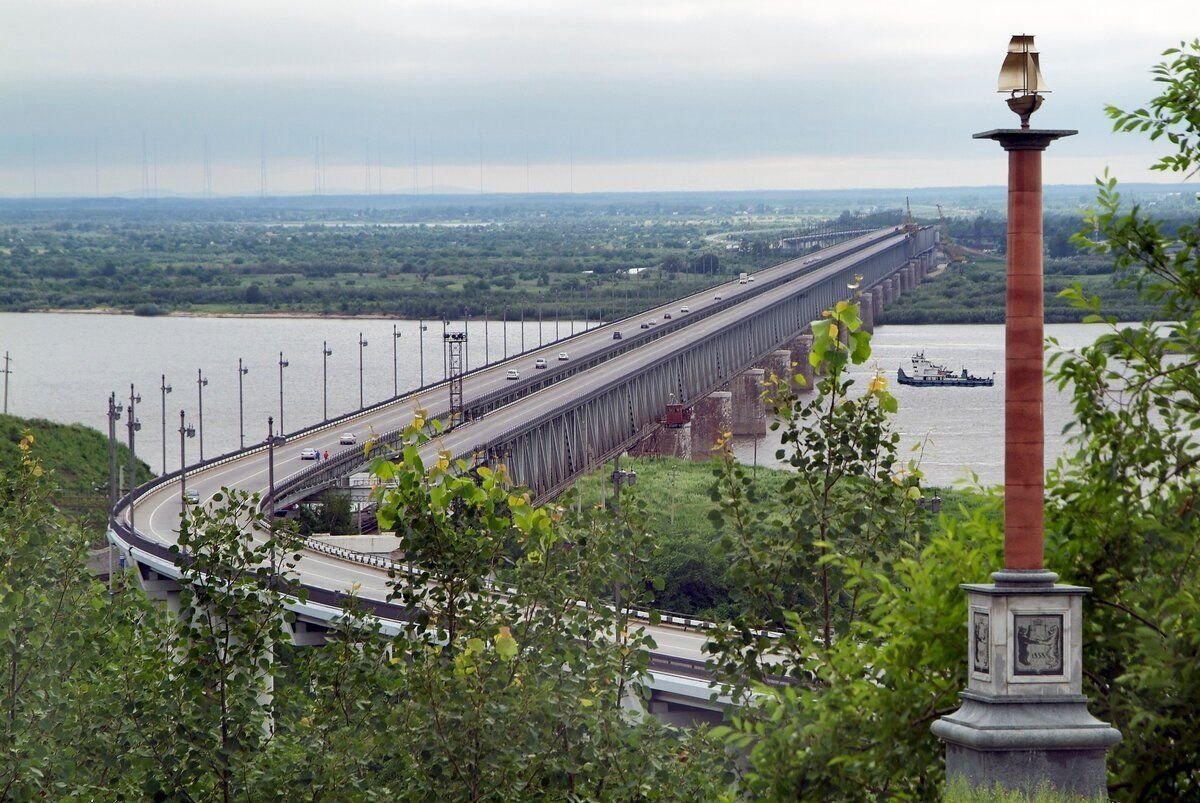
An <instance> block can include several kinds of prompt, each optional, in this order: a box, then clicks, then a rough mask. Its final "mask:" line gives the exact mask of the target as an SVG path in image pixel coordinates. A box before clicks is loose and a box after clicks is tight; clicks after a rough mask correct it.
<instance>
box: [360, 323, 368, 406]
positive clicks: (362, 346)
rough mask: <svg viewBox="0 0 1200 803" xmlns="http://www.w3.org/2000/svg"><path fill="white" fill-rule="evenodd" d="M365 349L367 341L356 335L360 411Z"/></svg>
mask: <svg viewBox="0 0 1200 803" xmlns="http://www.w3.org/2000/svg"><path fill="white" fill-rule="evenodd" d="M366 347H367V341H365V340H363V336H362V332H359V333H358V409H360V410H361V409H362V408H363V407H364V406H365V405H364V404H363V349H365V348H366Z"/></svg>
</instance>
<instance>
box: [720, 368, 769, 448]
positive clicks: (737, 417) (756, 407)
mask: <svg viewBox="0 0 1200 803" xmlns="http://www.w3.org/2000/svg"><path fill="white" fill-rule="evenodd" d="M765 374H766V372H765V371H764V370H763V369H761V368H749V369H747V370H746V371H744V372H742V373H741V374H739V375H737V376H735V377H734V378H733V379H732V380H731V381H730V383H729V387H730V391H731V392H732V393H733V434H734V435H756V436H757V435H766V434H767V410H766V406H765V405H764V404H763V400H762V386H763V377H764V375H765Z"/></svg>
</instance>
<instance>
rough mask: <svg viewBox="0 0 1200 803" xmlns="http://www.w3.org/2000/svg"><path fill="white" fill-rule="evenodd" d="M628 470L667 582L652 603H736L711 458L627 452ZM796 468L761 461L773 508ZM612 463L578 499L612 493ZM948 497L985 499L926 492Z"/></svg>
mask: <svg viewBox="0 0 1200 803" xmlns="http://www.w3.org/2000/svg"><path fill="white" fill-rule="evenodd" d="M621 468H622V469H623V470H626V471H629V470H632V471H635V472H636V473H637V483H636V484H635V485H633V486H629V487H627V488H625V489H624V490H622V492H621V499H622V501H623V502H624V503H626V504H629V503H632V502H634V500H638V499H640V500H642V501H643V502H644V503H645V505H646V509H647V512H648V515H649V521H648V523H647V525H648V529H649V530H650V532H652V533H654V534H655V536H656V539H657V543H658V547H659V549H658V554H657V555H656V556H655V558H654V559H653V561H652V562H651V565H650V567H649V568H650V572H651V575H652V576H655V577H659V578H661V579H662V580H663V582H664V588H663V589H662V591H660V592H658V593H657V594H656V597H655V600H654V605H655V607H657V608H659V609H660V610H664V611H671V612H674V613H680V614H684V615H687V616H698V617H703V618H723V617H726V616H728V615H729V614H731V613H732V612H733V608H734V606H735V605H736V602H735V599H734V597H735V589H734V588H733V587H732V586H731V584H730V582H729V580H728V578H727V577H726V575H725V571H726V566H727V562H726V561H725V559H724V557H723V554H722V548H721V538H722V535H723V534H724V533H723V532H722V531H721V530H719V529H718V528H717V527H716V525H714V523H713V522H712V520H711V519H710V518H709V514H710V513H712V512H713V511H715V510H717V508H718V506H719V505H718V503H717V502H716V501H714V500H713V499H712V495H711V489H712V488H713V485H714V483H715V482H716V477H715V475H714V473H713V468H714V463H713V462H712V461H706V462H693V461H690V460H678V459H676V458H670V457H638V458H625V459H622V461H621ZM790 474H791V470H790V469H780V468H766V467H762V466H760V467H759V468H758V471H757V472H754V473H752V474H751V479H752V482H753V483H754V485H755V490H756V491H757V497H758V498H760V499H763V500H766V501H765V504H766V505H767V506H768V509H770V510H781V509H782V506H783V496H782V491H781V488H782V486H783V483H784V482H785V481H786V480H787V478H788V477H789V476H790ZM611 476H612V464H611V463H609V464H607V465H605V466H603V467H601V468H598V469H596V470H595V471H592V472H590V473H588V474H586V475H584V476H583V477H580V478H579V480H578V481H577V482H576V483H575V485H574V489H575V491H576V494H577V495H576V496H575V497H574V504H578V505H582V506H597V505H601V504H610V503H611V500H612V479H611ZM935 493H936V494H937V495H939V496H941V497H942V502H943V507H942V509H943V511H944V512H946V513H947V514H951V515H955V514H956V512H957V511H958V510H959V508H960V507H962V508H966V509H968V510H969V509H971V508H972V507H974V506H976V505H978V504H979V503H980V501H981V500H980V498H979V497H978V496H977V495H976V494H974V493H972V492H971V491H962V490H957V489H944V488H938V489H935V488H927V489H926V490H925V495H926V496H929V497H932V496H933V495H934V494H935Z"/></svg>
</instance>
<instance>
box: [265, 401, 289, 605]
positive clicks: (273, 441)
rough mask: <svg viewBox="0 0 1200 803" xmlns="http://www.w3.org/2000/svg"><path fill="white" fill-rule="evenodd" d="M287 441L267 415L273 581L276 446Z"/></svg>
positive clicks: (272, 574) (269, 519) (268, 508)
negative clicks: (277, 431)
mask: <svg viewBox="0 0 1200 803" xmlns="http://www.w3.org/2000/svg"><path fill="white" fill-rule="evenodd" d="M285 443H287V438H285V437H284V436H283V435H282V433H281V434H279V435H276V434H275V419H274V418H272V417H271V416H267V510H269V511H270V513H269V514H268V521H269V522H270V523H271V582H272V583H274V582H275V447H276V446H282V445H283V444H285Z"/></svg>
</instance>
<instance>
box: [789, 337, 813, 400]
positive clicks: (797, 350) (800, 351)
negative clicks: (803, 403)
mask: <svg viewBox="0 0 1200 803" xmlns="http://www.w3.org/2000/svg"><path fill="white" fill-rule="evenodd" d="M812 344H813V336H812V335H800V337H798V338H796V339H795V340H793V341H792V342H791V343H790V344H789V347H790V348H791V352H792V378H793V379H794V380H796V381H795V383H794V385H793V387H794V388H795V391H796V392H797V393H812V391H813V367H812V363H810V362H809V361H808V355H809V354H811V353H812Z"/></svg>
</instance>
